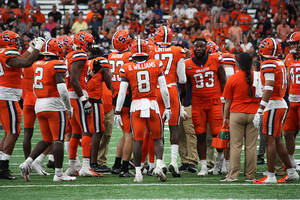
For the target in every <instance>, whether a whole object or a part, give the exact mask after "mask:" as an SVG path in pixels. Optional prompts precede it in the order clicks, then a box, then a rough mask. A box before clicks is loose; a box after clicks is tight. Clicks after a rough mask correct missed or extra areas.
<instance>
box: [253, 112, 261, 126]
mask: <svg viewBox="0 0 300 200" xmlns="http://www.w3.org/2000/svg"><path fill="white" fill-rule="evenodd" d="M262 115H263V113H256V114H255V116H254V119H253V126H254V127H255V128H259V126H260V124H261V122H260V121H261V119H262Z"/></svg>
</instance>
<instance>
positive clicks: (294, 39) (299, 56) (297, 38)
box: [283, 32, 300, 171]
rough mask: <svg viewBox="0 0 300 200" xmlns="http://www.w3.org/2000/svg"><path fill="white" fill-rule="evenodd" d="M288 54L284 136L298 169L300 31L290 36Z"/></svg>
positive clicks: (294, 164)
mask: <svg viewBox="0 0 300 200" xmlns="http://www.w3.org/2000/svg"><path fill="white" fill-rule="evenodd" d="M289 42H290V54H288V55H287V56H286V58H285V66H286V67H287V70H288V72H287V75H288V83H289V84H288V86H289V101H290V108H289V112H288V115H287V118H286V120H285V122H284V126H283V130H284V138H285V145H286V149H287V151H288V155H289V158H290V160H291V163H292V166H293V167H294V168H295V169H296V170H297V171H300V166H299V165H297V164H296V162H295V158H294V153H295V138H294V134H295V129H296V126H297V125H299V122H300V119H299V116H300V110H299V106H300V82H299V76H300V32H296V33H293V34H292V35H291V36H290V40H289Z"/></svg>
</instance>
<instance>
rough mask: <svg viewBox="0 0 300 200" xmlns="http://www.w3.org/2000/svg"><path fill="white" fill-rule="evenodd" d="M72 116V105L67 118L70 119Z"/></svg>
mask: <svg viewBox="0 0 300 200" xmlns="http://www.w3.org/2000/svg"><path fill="white" fill-rule="evenodd" d="M72 117H73V107H71V110H68V119H69V120H70V119H71V118H72Z"/></svg>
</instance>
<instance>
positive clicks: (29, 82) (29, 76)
mask: <svg viewBox="0 0 300 200" xmlns="http://www.w3.org/2000/svg"><path fill="white" fill-rule="evenodd" d="M23 75H24V82H25V89H26V92H27V91H28V92H32V91H33V76H34V73H33V68H32V67H28V68H24V73H23Z"/></svg>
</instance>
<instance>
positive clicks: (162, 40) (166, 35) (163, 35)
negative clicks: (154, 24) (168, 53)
mask: <svg viewBox="0 0 300 200" xmlns="http://www.w3.org/2000/svg"><path fill="white" fill-rule="evenodd" d="M154 39H155V42H156V44H159V45H170V44H171V42H172V39H173V31H172V29H170V28H168V27H166V26H161V27H159V28H158V29H157V30H156V31H155V34H154Z"/></svg>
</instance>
